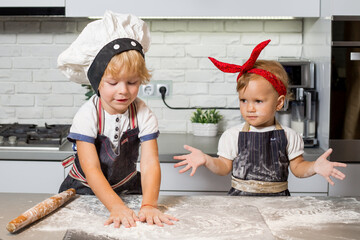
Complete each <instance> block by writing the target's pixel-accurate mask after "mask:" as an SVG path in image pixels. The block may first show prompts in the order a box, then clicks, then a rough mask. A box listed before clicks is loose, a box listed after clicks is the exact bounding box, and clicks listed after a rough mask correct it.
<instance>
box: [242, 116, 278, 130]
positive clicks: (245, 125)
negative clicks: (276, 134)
mask: <svg viewBox="0 0 360 240" xmlns="http://www.w3.org/2000/svg"><path fill="white" fill-rule="evenodd" d="M275 129H276V130H282V129H283V128H282V127H281V125H280V123H279V122H278V121H277V120H276V119H275ZM241 131H242V132H249V131H250V124H249V123H248V122H245V124H244V126H243V128H242V130H241Z"/></svg>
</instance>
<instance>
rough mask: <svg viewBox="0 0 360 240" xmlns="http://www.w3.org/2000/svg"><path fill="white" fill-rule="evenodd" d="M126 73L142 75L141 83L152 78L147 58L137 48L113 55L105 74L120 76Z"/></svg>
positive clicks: (145, 82)
mask: <svg viewBox="0 0 360 240" xmlns="http://www.w3.org/2000/svg"><path fill="white" fill-rule="evenodd" d="M124 73H126V74H131V75H135V76H138V77H140V79H141V84H147V83H148V82H149V81H150V78H151V74H150V71H149V70H148V69H147V68H146V64H145V59H144V58H143V56H142V55H141V54H140V53H139V52H138V51H136V50H129V51H125V52H122V53H119V54H117V55H115V56H114V57H112V58H111V60H110V62H109V63H108V65H107V67H106V69H105V71H104V74H103V76H104V75H111V76H118V75H119V74H124ZM101 84H102V80H101V82H100V85H101Z"/></svg>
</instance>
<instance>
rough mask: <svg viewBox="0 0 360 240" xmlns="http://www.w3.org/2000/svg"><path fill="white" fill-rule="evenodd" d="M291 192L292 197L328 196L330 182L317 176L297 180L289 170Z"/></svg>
mask: <svg viewBox="0 0 360 240" xmlns="http://www.w3.org/2000/svg"><path fill="white" fill-rule="evenodd" d="M288 182H289V191H290V193H291V196H304V195H307V196H327V195H328V182H327V181H326V180H325V178H324V177H322V176H320V175H318V174H316V175H314V176H311V177H308V178H297V177H295V176H294V175H293V174H292V173H291V171H290V170H289V178H288Z"/></svg>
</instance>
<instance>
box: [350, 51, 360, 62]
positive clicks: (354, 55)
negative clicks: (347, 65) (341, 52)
mask: <svg viewBox="0 0 360 240" xmlns="http://www.w3.org/2000/svg"><path fill="white" fill-rule="evenodd" d="M359 60H360V52H351V53H350V61H359Z"/></svg>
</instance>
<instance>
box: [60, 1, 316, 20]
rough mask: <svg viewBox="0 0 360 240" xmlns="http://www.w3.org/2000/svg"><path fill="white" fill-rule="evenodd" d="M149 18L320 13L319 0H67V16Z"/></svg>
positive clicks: (304, 14)
mask: <svg viewBox="0 0 360 240" xmlns="http://www.w3.org/2000/svg"><path fill="white" fill-rule="evenodd" d="M107 9H110V10H111V11H113V12H118V13H131V14H134V15H136V16H139V17H145V18H147V17H149V18H159V17H163V18H183V17H187V18H192V17H196V18H198V17H200V18H201V17H204V18H209V17H210V18H211V17H220V18H221V17H249V16H250V17H254V16H255V17H263V16H291V17H319V16H320V0H302V1H298V0H272V1H269V0H252V1H247V0H222V1H216V0H196V1H194V0H182V1H169V0H152V1H149V0H138V1H136V2H134V1H121V4H119V3H118V1H115V0H102V1H88V0H67V1H66V16H67V17H89V16H103V15H104V12H105V10H107Z"/></svg>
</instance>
